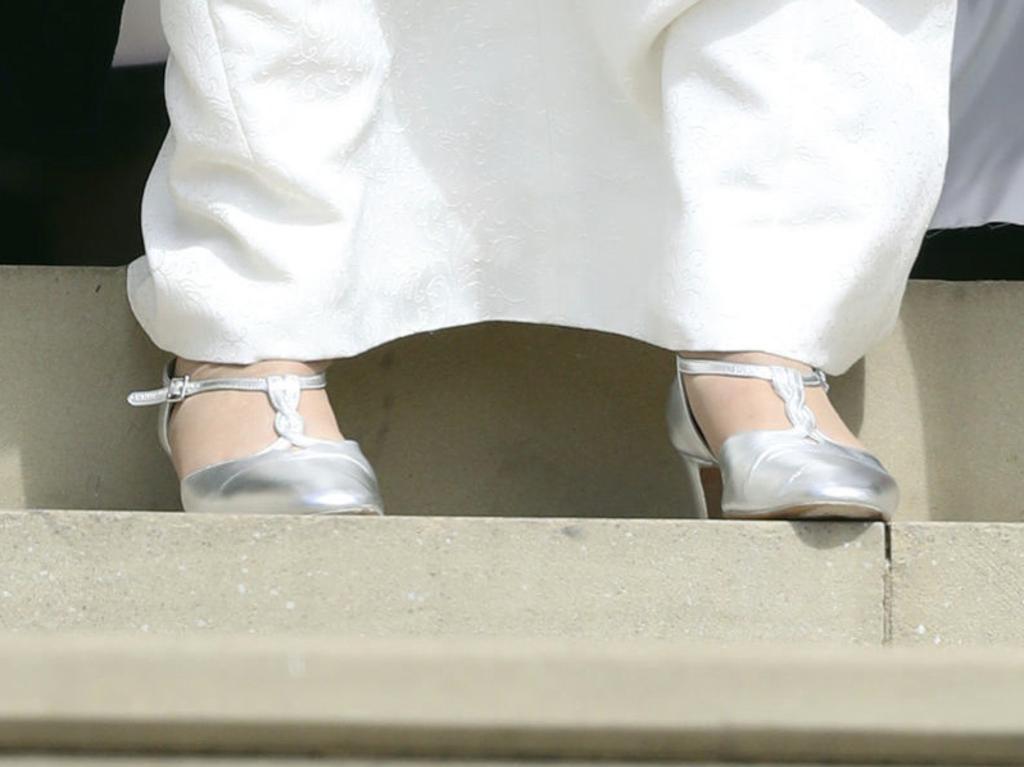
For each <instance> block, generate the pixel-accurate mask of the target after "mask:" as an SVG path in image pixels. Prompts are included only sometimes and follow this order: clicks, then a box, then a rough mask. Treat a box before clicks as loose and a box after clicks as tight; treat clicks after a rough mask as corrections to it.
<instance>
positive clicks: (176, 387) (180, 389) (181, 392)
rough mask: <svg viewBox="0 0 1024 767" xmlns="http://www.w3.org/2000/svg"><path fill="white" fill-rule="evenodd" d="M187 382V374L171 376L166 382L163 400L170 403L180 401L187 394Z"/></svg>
mask: <svg viewBox="0 0 1024 767" xmlns="http://www.w3.org/2000/svg"><path fill="white" fill-rule="evenodd" d="M188 384H189V378H188V376H184V377H182V378H172V379H171V380H170V381H168V382H167V399H166V400H164V401H165V402H170V403H175V402H181V401H182V400H183V399H185V397H186V396H187V392H188Z"/></svg>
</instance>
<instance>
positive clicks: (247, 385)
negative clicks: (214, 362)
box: [128, 360, 327, 407]
mask: <svg viewBox="0 0 1024 767" xmlns="http://www.w3.org/2000/svg"><path fill="white" fill-rule="evenodd" d="M173 366H174V361H173V360H172V361H171V362H169V363H168V365H167V368H166V369H165V370H164V385H163V386H162V387H161V388H159V389H150V390H148V391H133V392H132V393H131V394H129V395H128V404H129V405H131V406H133V407H149V406H150V405H163V404H165V403H170V404H174V403H176V402H181V401H182V400H184V399H187V398H189V397H191V396H193V395H195V394H204V393H206V392H211V391H259V392H268V391H269V390H270V379H272V378H280V377H281V376H265V377H263V378H206V379H202V380H195V379H193V378H190V377H189V376H173V375H172V374H171V371H172V370H173ZM290 377H291V376H290ZM293 377H294V378H296V379H298V386H299V389H323V388H325V387H326V386H327V376H326V374H324V373H317V374H316V375H311V376H293Z"/></svg>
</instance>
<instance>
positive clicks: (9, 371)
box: [0, 267, 1024, 521]
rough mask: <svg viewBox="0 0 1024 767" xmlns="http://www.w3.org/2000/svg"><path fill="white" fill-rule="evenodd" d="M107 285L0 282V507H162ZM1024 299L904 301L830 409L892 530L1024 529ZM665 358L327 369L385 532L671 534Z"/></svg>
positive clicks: (432, 346) (584, 339) (442, 339)
mask: <svg viewBox="0 0 1024 767" xmlns="http://www.w3.org/2000/svg"><path fill="white" fill-rule="evenodd" d="M123 283H124V273H123V271H122V270H121V269H97V268H61V269H48V268H39V267H0V323H2V326H3V328H4V332H3V333H2V334H0V377H2V379H3V380H4V381H5V382H6V385H5V388H4V392H3V395H2V396H0V507H7V508H25V507H28V508H93V509H173V508H176V507H177V504H178V499H177V491H176V483H175V481H174V478H173V476H172V474H171V470H170V467H169V464H168V462H167V460H166V458H165V457H164V456H163V455H162V454H161V452H160V451H159V449H158V448H157V446H156V441H155V436H154V429H153V427H154V413H153V412H152V411H138V410H132V409H130V408H128V407H127V406H125V405H124V402H123V395H124V393H125V392H126V391H128V390H129V389H132V388H138V387H150V386H153V385H155V384H156V382H157V381H158V378H159V369H160V364H161V360H162V358H163V355H162V354H161V353H160V352H159V351H157V350H156V349H154V348H152V346H151V345H150V344H149V342H148V340H146V338H145V337H144V336H143V334H142V333H141V332H140V331H139V330H138V328H137V327H136V326H135V324H134V321H133V319H132V317H131V313H130V312H129V310H128V307H127V303H126V301H125V297H124V286H123ZM1022 305H1024V285H1022V284H1020V283H971V284H963V283H955V284H954V283H935V282H930V283H917V282H915V283H912V284H911V286H910V290H909V291H908V295H907V300H906V302H905V305H904V308H903V313H902V316H901V320H900V323H899V326H898V328H897V332H896V333H895V334H894V335H893V336H892V337H891V338H889V339H888V340H887V341H886V342H885V343H884V344H882V345H881V346H880V347H879V348H877V349H874V350H872V352H871V354H870V355H869V356H868V358H867V360H866V361H865V362H864V363H862V364H861V365H858V366H857V367H855V368H854V369H853V370H852V371H850V373H849V374H848V375H847V376H845V377H843V378H841V379H838V380H836V381H835V388H834V391H835V397H836V400H837V403H838V405H839V407H840V410H841V411H842V412H843V414H844V415H845V417H846V418H847V420H849V421H850V422H851V423H852V424H853V425H854V426H855V427H857V428H859V429H860V431H861V434H862V435H863V436H864V438H865V439H866V441H867V442H868V444H869V445H870V446H871V447H872V448H874V449H875V450H877V452H878V453H879V454H880V456H881V457H882V459H883V460H884V461H885V463H886V464H887V465H888V466H889V467H890V468H891V469H892V470H893V472H894V473H895V474H896V475H897V477H898V478H899V480H900V481H901V484H902V486H903V491H904V503H903V506H902V509H901V511H900V515H899V518H900V519H904V520H917V519H936V520H947V519H959V520H990V521H1018V520H1024V505H1022V501H1021V498H1022V497H1024V494H1022V493H1021V474H1022V467H1024V457H1022V456H1024V407H1022V404H1024V402H1022V399H1021V397H1020V396H1018V392H1019V387H1015V385H1014V382H1017V381H1021V380H1024V341H1022V339H1024V312H1021V310H1020V307H1021V306H1022ZM672 366H673V363H672V355H671V354H670V353H668V352H666V351H664V350H661V349H656V348H653V347H650V346H647V345H644V344H641V343H638V342H635V341H632V340H629V339H626V338H621V337H616V336H608V335H601V334H597V333H591V332H585V331H579V330H570V329H566V328H554V327H540V326H528V325H514V324H503V323H494V324H488V325H479V326H472V327H465V328H456V329H452V330H448V331H444V332H440V333H434V334H425V335H421V336H416V337H412V338H407V339H401V340H399V341H396V342H394V343H390V344H387V345H385V346H383V347H380V348H379V349H375V350H373V351H371V352H369V353H367V354H364V355H362V356H360V357H358V358H354V359H351V360H343V361H341V362H339V363H338V364H337V365H336V366H335V367H334V369H333V370H332V379H331V380H332V383H331V394H332V398H333V400H334V402H335V405H336V408H337V409H338V411H339V413H340V417H341V423H342V426H343V428H344V429H345V430H346V432H347V433H348V434H349V435H350V436H352V437H354V438H356V439H358V440H359V441H360V442H361V444H362V445H363V447H364V449H365V450H366V452H367V454H368V455H369V457H370V458H371V460H372V461H373V462H374V464H375V465H376V467H377V469H378V473H379V474H380V477H381V482H382V487H383V491H384V495H385V501H386V503H387V505H388V508H389V511H390V512H391V513H393V514H415V515H453V514H456V515H481V516H522V515H531V516H554V517H566V516H604V517H680V516H687V515H689V514H690V513H691V512H692V510H690V509H688V508H687V501H686V499H687V493H686V491H685V485H684V478H683V472H682V471H681V467H680V466H679V463H678V460H677V457H676V456H675V454H674V453H673V451H672V450H671V448H670V446H669V445H668V442H667V437H666V433H665V427H664V421H663V419H664V417H663V406H664V397H665V393H666V390H667V385H668V381H669V380H670V378H671V375H672Z"/></svg>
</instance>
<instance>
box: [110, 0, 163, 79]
mask: <svg viewBox="0 0 1024 767" xmlns="http://www.w3.org/2000/svg"><path fill="white" fill-rule="evenodd" d="M166 58H167V41H166V40H165V39H164V33H163V29H162V28H161V26H160V0H125V2H124V10H123V11H122V12H121V34H120V35H118V38H117V50H115V51H114V66H115V67H124V66H138V65H140V64H158V63H160V62H161V61H164V60H166Z"/></svg>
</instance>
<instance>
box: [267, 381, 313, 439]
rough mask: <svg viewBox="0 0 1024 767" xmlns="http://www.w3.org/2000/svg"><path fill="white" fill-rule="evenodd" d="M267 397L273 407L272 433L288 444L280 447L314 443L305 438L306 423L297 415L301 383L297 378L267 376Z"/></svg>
mask: <svg viewBox="0 0 1024 767" xmlns="http://www.w3.org/2000/svg"><path fill="white" fill-rule="evenodd" d="M267 396H268V397H269V398H270V404H271V405H273V407H274V431H276V432H277V434H278V436H280V437H281V439H282V440H286V441H287V442H288V445H281V446H282V447H289V446H292V445H294V446H295V447H309V446H310V445H312V444H314V443H315V442H316V440H314V439H311V438H310V437H307V436H306V433H305V432H306V421H305V419H304V418H303V417H302V416H301V415H299V410H298V408H299V399H300V398H301V397H302V381H301V380H300V379H299V377H298V376H296V375H285V376H267Z"/></svg>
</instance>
